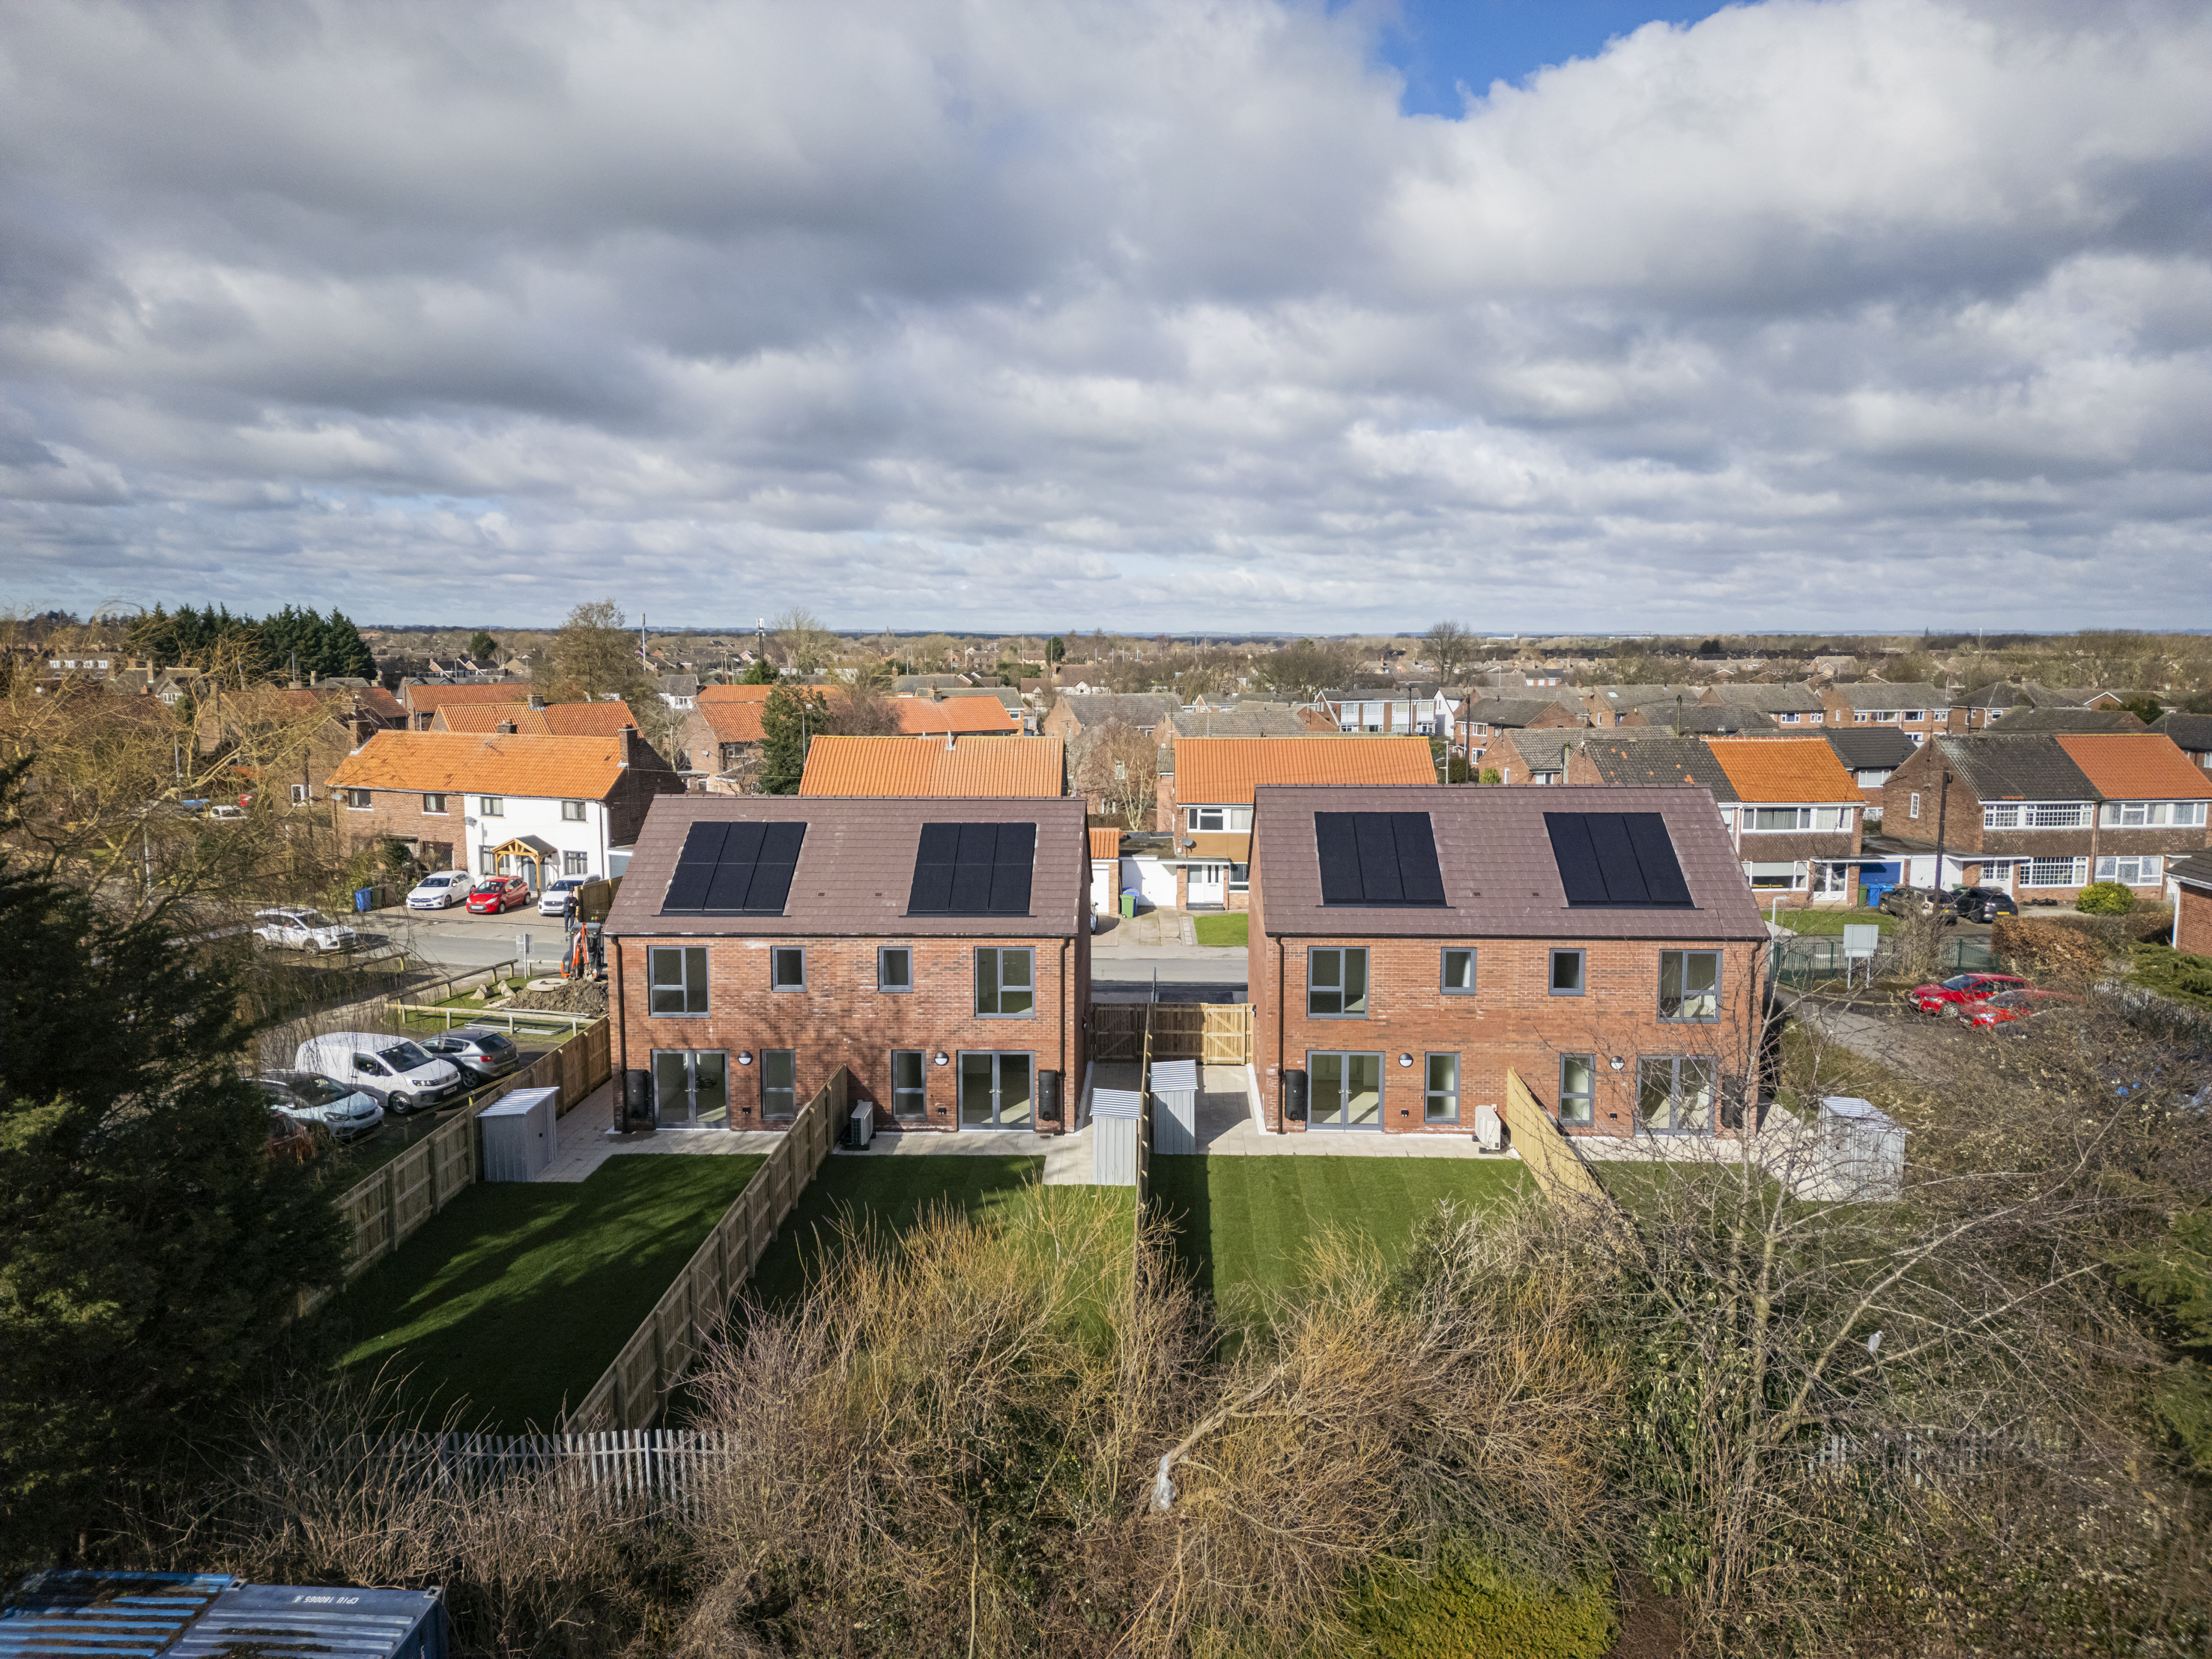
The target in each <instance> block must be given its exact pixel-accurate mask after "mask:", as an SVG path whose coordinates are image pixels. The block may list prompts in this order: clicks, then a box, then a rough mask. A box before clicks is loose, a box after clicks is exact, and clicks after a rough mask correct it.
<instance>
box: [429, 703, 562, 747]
mask: <svg viewBox="0 0 2212 1659" xmlns="http://www.w3.org/2000/svg"><path fill="white" fill-rule="evenodd" d="M508 722H512V723H513V726H514V729H515V730H516V731H517V732H520V733H521V734H522V735H523V736H524V737H530V738H550V737H551V736H552V735H553V728H552V726H550V724H548V723H547V721H546V719H545V714H544V710H542V709H538V708H532V707H531V706H530V705H529V704H528V703H526V702H449V703H447V705H446V706H445V707H444V708H441V709H439V710H438V712H437V713H436V714H435V715H434V716H433V717H432V718H431V720H430V729H431V730H432V731H433V732H479V733H481V732H496V731H498V730H499V728H500V727H501V726H502V725H505V724H507V723H508Z"/></svg>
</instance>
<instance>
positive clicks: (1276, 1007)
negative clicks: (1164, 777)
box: [1247, 786, 1766, 1136]
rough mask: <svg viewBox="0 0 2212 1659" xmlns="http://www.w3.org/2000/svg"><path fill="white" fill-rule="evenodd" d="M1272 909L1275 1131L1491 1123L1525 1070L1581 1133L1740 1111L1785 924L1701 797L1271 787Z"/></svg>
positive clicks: (1648, 1127)
mask: <svg viewBox="0 0 2212 1659" xmlns="http://www.w3.org/2000/svg"><path fill="white" fill-rule="evenodd" d="M1251 911H1252V927H1251V932H1250V943H1249V946H1248V951H1249V968H1248V969H1247V977H1248V981H1249V984H1250V986H1251V994H1252V1001H1253V1005H1254V1009H1253V1030H1254V1037H1255V1066H1256V1068H1257V1070H1258V1073H1259V1079H1260V1089H1261V1100H1262V1104H1263V1109H1264V1112H1265V1115H1266V1118H1267V1127H1268V1129H1270V1130H1271V1131H1274V1132H1278V1133H1293V1134H1297V1133H1315V1132H1317V1131H1360V1130H1366V1131H1373V1132H1380V1133H1390V1134H1423V1133H1429V1134H1457V1135H1465V1134H1470V1133H1474V1126H1475V1120H1476V1115H1477V1113H1478V1111H1479V1110H1480V1109H1481V1108H1483V1107H1489V1108H1491V1109H1493V1110H1494V1109H1497V1107H1498V1104H1499V1103H1501V1102H1502V1101H1503V1099H1504V1092H1505V1086H1506V1082H1505V1079H1506V1073H1507V1072H1508V1071H1509V1070H1510V1071H1512V1072H1515V1073H1517V1074H1518V1075H1519V1076H1520V1078H1521V1080H1522V1082H1523V1083H1525V1084H1526V1085H1528V1088H1529V1090H1530V1091H1531V1092H1532V1093H1534V1095H1535V1096H1536V1097H1537V1098H1538V1099H1539V1100H1540V1101H1541V1102H1542V1103H1543V1104H1544V1106H1545V1107H1546V1109H1547V1110H1548V1111H1549V1112H1551V1113H1552V1115H1553V1117H1554V1118H1555V1119H1556V1120H1557V1121H1559V1123H1560V1124H1561V1125H1562V1126H1563V1127H1565V1129H1566V1131H1567V1132H1568V1133H1570V1134H1575V1135H1606V1136H1625V1135H1629V1134H1632V1133H1652V1134H1682V1135H1689V1136H1710V1135H1712V1134H1715V1133H1730V1132H1732V1131H1733V1130H1734V1129H1735V1128H1736V1127H1740V1125H1741V1108H1742V1104H1743V1101H1742V1094H1743V1090H1744V1086H1745V1079H1747V1076H1748V1074H1749V1073H1750V1070H1751V1065H1752V1056H1753V1052H1754V1048H1755V1036H1756V1033H1757V1031H1758V1029H1759V1018H1760V1010H1759V1003H1760V980H1759V964H1760V963H1761V960H1762V958H1763V954H1764V951H1765V945H1766V928H1765V924H1764V923H1762V922H1761V921H1760V920H1759V910H1758V907H1757V905H1756V904H1755V903H1754V902H1753V899H1752V896H1751V895H1750V893H1749V892H1748V891H1747V890H1746V888H1745V886H1744V881H1743V873H1742V871H1741V867H1740V866H1739V865H1738V863H1737V860H1736V855H1735V848H1733V847H1732V846H1731V845H1730V844H1729V836H1728V833H1727V831H1726V830H1724V829H1723V827H1722V826H1721V823H1720V821H1719V819H1718V817H1717V814H1716V813H1715V811H1714V810H1713V801H1712V798H1711V795H1710V794H1708V793H1706V792H1705V790H1703V789H1699V788H1690V787H1675V788H1649V789H1639V790H1636V791H1633V792H1630V791H1626V790H1623V789H1620V788H1577V787H1572V786H1561V787H1557V788H1550V789H1544V790H1541V791H1540V790H1534V789H1480V788H1476V789H1468V788H1443V787H1428V788H1420V789H1394V790H1390V791H1388V792H1387V793H1386V792H1380V791H1375V790H1352V789H1314V788H1291V789H1261V791H1260V792H1259V796H1258V800H1257V804H1256V806H1255V823H1254V835H1253V879H1252V906H1251ZM1301 1089H1303V1091H1304V1101H1303V1103H1301V1102H1300V1101H1299V1099H1298V1093H1299V1091H1300V1090H1301ZM1286 1103H1287V1105H1288V1107H1289V1110H1288V1111H1287V1112H1286V1110H1285V1107H1286ZM1301 1104H1303V1109H1304V1119H1303V1120H1301V1119H1300V1118H1299V1117H1298V1115H1297V1111H1298V1109H1299V1107H1300V1106H1301Z"/></svg>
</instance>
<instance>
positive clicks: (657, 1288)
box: [329, 1156, 955, 1432]
mask: <svg viewBox="0 0 2212 1659" xmlns="http://www.w3.org/2000/svg"><path fill="white" fill-rule="evenodd" d="M765 1161H766V1160H764V1159H763V1158H750V1157H735V1156H732V1157H715V1158H683V1157H672V1156H671V1157H664V1158H609V1159H608V1160H607V1161H606V1162H605V1164H601V1165H600V1166H599V1169H598V1170H595V1171H593V1172H592V1176H591V1178H590V1179H589V1180H587V1181H582V1182H527V1183H523V1182H514V1183H508V1182H496V1183H491V1184H480V1185H477V1186H475V1187H471V1188H470V1189H469V1190H468V1191H467V1192H465V1193H464V1194H462V1195H461V1196H460V1197H459V1198H457V1199H456V1200H453V1203H451V1204H449V1205H447V1206H446V1208H445V1209H443V1210H441V1212H439V1213H438V1214H436V1215H435V1216H433V1217H432V1218H430V1219H429V1220H428V1222H426V1223H425V1224H424V1225H423V1226H422V1230H421V1231H419V1232H416V1234H414V1235H413V1236H412V1237H410V1238H409V1239H408V1240H407V1242H406V1243H404V1244H403V1245H401V1246H400V1247H399V1249H398V1253H397V1254H396V1255H391V1256H388V1257H386V1259H385V1260H384V1261H380V1262H379V1263H378V1264H377V1265H376V1266H375V1267H372V1268H370V1269H369V1271H368V1273H364V1274H362V1277H361V1278H360V1279H358V1280H356V1282H355V1284H354V1285H352V1287H351V1288H350V1289H349V1290H348V1291H346V1293H345V1294H344V1295H343V1296H341V1297H338V1299H337V1302H336V1303H334V1304H332V1306H331V1311H330V1314H329V1317H331V1318H332V1319H335V1320H337V1321H339V1322H340V1324H341V1329H342V1331H343V1335H344V1336H345V1338H346V1339H347V1340H349V1343H350V1345H351V1346H350V1348H349V1352H347V1353H346V1355H345V1358H344V1360H343V1364H347V1365H350V1366H361V1367H363V1368H365V1369H367V1370H375V1369H377V1368H379V1367H382V1366H386V1365H388V1367H389V1369H388V1372H387V1374H388V1375H391V1376H398V1375H399V1374H400V1373H403V1372H411V1373H412V1376H411V1378H410V1383H409V1385H408V1388H409V1395H410V1399H411V1400H414V1401H422V1402H426V1403H427V1404H428V1405H429V1407H431V1408H432V1409H433V1411H434V1412H439V1413H442V1412H443V1411H444V1410H446V1409H447V1407H452V1406H454V1405H456V1404H459V1403H461V1402H464V1401H465V1411H464V1415H465V1418H466V1419H468V1420H469V1421H471V1423H473V1422H475V1421H476V1420H477V1419H479V1418H481V1419H486V1420H487V1421H488V1422H489V1424H490V1425H495V1426H496V1427H498V1428H501V1429H504V1430H507V1431H509V1432H520V1431H523V1430H525V1429H526V1427H528V1426H530V1425H535V1426H536V1427H537V1428H538V1429H540V1430H544V1431H550V1430H551V1429H552V1428H553V1427H554V1425H555V1423H556V1420H557V1419H558V1418H559V1417H560V1414H561V1413H562V1409H563V1407H564V1406H566V1405H573V1404H574V1403H575V1402H576V1401H579V1400H581V1399H582V1398H583V1396H584V1395H585V1394H586V1392H587V1391H589V1389H591V1386H592V1384H593V1383H596V1382H598V1381H599V1375H600V1373H601V1372H603V1371H605V1370H606V1368H607V1366H608V1365H609V1364H611V1363H612V1361H613V1359H614V1357H615V1355H616V1354H617V1352H620V1351H621V1348H622V1345H623V1343H625V1342H627V1341H628V1340H629V1339H630V1335H631V1334H632V1333H633V1332H635V1330H636V1329H637V1328H638V1325H639V1324H640V1322H642V1321H643V1319H644V1318H645V1316H646V1315H647V1314H648V1313H650V1312H651V1311H652V1310H653V1304H654V1303H656V1302H658V1301H659V1299H660V1295H661V1292H662V1291H665V1290H666V1289H667V1288H668V1286H669V1285H671V1284H672V1283H673V1282H674V1281H675V1278H676V1275H677V1273H678V1272H679V1271H680V1270H681V1269H682V1268H683V1267H684V1263H685V1262H687V1261H690V1259H691V1256H692V1255H693V1253H694V1252H695V1251H696V1250H697V1249H698V1248H699V1246H700V1243H702V1241H703V1240H704V1239H705V1238H706V1237H707V1234H708V1231H709V1230H710V1229H712V1227H713V1226H714V1223H715V1222H716V1221H718V1220H720V1218H721V1216H722V1212H724V1211H725V1210H726V1209H728V1208H729V1206H731V1204H732V1203H733V1202H734V1201H735V1200H736V1199H737V1196H738V1194H739V1193H740V1192H742V1191H743V1190H744V1186H745V1183H746V1182H748V1181H750V1179H751V1178H752V1176H753V1172H754V1171H755V1170H757V1169H759V1167H760V1166H761V1164H763V1162H765ZM931 1161H932V1162H935V1161H936V1160H934V1159H933V1160H931ZM953 1161H955V1160H951V1159H946V1160H945V1162H948V1163H950V1162H953Z"/></svg>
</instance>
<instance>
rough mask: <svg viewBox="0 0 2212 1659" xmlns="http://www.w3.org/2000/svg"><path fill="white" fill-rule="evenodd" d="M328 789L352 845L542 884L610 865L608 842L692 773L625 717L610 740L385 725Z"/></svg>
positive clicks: (431, 865) (638, 822) (618, 841)
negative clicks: (383, 847) (676, 766)
mask: <svg viewBox="0 0 2212 1659" xmlns="http://www.w3.org/2000/svg"><path fill="white" fill-rule="evenodd" d="M329 788H330V792H331V805H332V809H333V812H334V815H335V816H336V817H337V827H338V832H339V834H340V835H342V836H344V837H346V838H347V840H348V841H349V842H350V843H351V844H353V845H355V846H362V845H366V844H368V843H370V842H377V841H381V840H391V841H397V842H401V843H402V844H404V846H406V847H407V848H409V850H410V852H412V853H413V854H414V855H415V858H416V862H418V863H419V864H421V865H422V866H424V867H425V868H427V869H431V870H446V869H462V870H472V871H474V872H476V873H477V874H478V875H480V876H489V875H520V876H521V877H523V878H526V880H527V881H528V882H529V883H530V885H531V888H532V890H533V891H534V890H538V889H539V888H541V887H542V886H543V885H544V884H545V883H546V882H548V881H550V880H552V879H554V878H556V877H560V876H584V875H592V876H599V875H606V874H609V873H611V872H610V867H609V866H610V860H609V857H608V851H609V848H614V847H620V846H623V845H626V844H627V843H628V842H629V841H631V840H632V839H633V838H634V837H635V836H636V835H637V833H638V830H639V829H640V828H641V826H642V825H643V823H644V822H645V817H646V809H647V806H648V805H651V803H652V802H653V799H654V798H655V797H656V796H659V795H672V794H678V793H682V791H683V788H684V781H683V780H682V779H681V778H679V777H678V776H677V775H676V774H675V772H674V771H672V770H671V769H670V768H669V766H668V763H666V762H665V761H664V760H662V759H661V758H660V757H659V755H657V754H655V753H654V752H653V750H652V749H651V748H649V747H648V746H647V744H645V743H644V742H642V741H641V739H640V738H638V735H637V733H636V732H635V731H633V730H631V729H630V728H629V727H627V726H626V727H624V728H623V730H622V731H620V732H617V733H615V734H614V735H613V736H612V737H610V738H534V737H525V736H522V735H520V734H519V733H508V732H492V733H488V734H486V735H483V736H477V735H475V734H472V733H466V732H378V733H377V734H376V735H375V736H374V737H373V738H370V739H369V740H368V742H367V743H366V744H362V747H361V749H360V750H359V751H358V752H356V753H355V754H352V755H349V756H348V757H346V758H345V759H344V760H343V761H342V762H341V763H339V764H338V767H337V769H336V770H335V771H333V772H332V773H331V775H330V779H329Z"/></svg>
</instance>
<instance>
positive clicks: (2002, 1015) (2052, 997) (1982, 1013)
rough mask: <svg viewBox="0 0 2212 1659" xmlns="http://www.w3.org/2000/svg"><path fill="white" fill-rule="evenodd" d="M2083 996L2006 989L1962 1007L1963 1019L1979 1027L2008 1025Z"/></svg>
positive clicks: (1961, 1014) (2076, 1000)
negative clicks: (1981, 1000)
mask: <svg viewBox="0 0 2212 1659" xmlns="http://www.w3.org/2000/svg"><path fill="white" fill-rule="evenodd" d="M2080 1001H2081V998H2079V997H2076V996H2069V995H2067V994H2066V993H2065V992H2063V991H2035V990H2025V991H2005V992H2002V993H2000V994H1998V995H1996V996H1993V997H1991V998H1990V999H1989V1000H1987V1001H1985V1002H1977V1003H1973V1004H1972V1005H1970V1006H1964V1007H1961V1008H1960V1010H1959V1011H1958V1013H1959V1018H1960V1021H1961V1022H1962V1023H1964V1024H1968V1025H1972V1026H1975V1027H1978V1028H1980V1027H1987V1026H1990V1025H2005V1024H2010V1023H2011V1022H2012V1021H2014V1020H2016V1019H2031V1018H2034V1017H2035V1016H2036V1015H2037V1014H2047V1013H2049V1012H2051V1010H2052V1009H2054V1008H2063V1007H2065V1006H2067V1005H2068V1004H2069V1003H2078V1002H2080Z"/></svg>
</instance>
